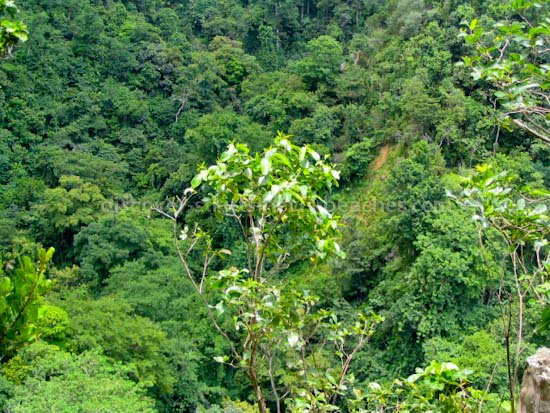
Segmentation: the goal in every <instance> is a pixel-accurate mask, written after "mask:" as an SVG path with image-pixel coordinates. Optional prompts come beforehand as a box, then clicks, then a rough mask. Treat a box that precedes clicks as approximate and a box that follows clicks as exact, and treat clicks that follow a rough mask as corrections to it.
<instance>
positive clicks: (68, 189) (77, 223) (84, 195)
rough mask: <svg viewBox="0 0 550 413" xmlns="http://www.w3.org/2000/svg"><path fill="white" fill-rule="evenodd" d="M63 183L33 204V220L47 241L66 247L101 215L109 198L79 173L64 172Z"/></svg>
mask: <svg viewBox="0 0 550 413" xmlns="http://www.w3.org/2000/svg"><path fill="white" fill-rule="evenodd" d="M59 184H60V186H58V187H56V188H48V189H46V190H45V191H44V194H43V195H42V196H41V198H40V200H39V202H37V203H36V204H35V205H33V215H34V216H33V221H34V222H35V225H36V228H37V230H38V233H39V234H40V235H41V238H42V239H43V240H44V241H49V242H51V243H54V245H56V246H59V247H60V248H61V249H63V248H67V247H68V246H69V245H68V244H69V242H70V241H71V240H72V237H73V236H74V234H76V233H77V232H78V231H79V230H80V229H81V227H82V226H85V225H89V224H91V223H92V222H94V221H95V220H96V219H97V218H98V217H99V215H100V212H101V208H102V207H104V206H105V198H104V197H103V195H102V193H101V190H100V189H99V187H97V186H96V185H94V184H92V183H88V182H84V181H83V180H82V179H81V178H80V177H78V176H62V177H61V179H60V181H59Z"/></svg>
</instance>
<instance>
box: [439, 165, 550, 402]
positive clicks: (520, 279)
mask: <svg viewBox="0 0 550 413" xmlns="http://www.w3.org/2000/svg"><path fill="white" fill-rule="evenodd" d="M515 179H516V177H514V175H512V174H509V173H507V172H501V173H497V172H496V171H495V169H494V168H493V167H491V166H490V165H487V164H484V165H480V166H478V167H477V170H476V173H475V174H474V175H472V176H471V177H470V178H466V179H465V180H464V183H463V186H464V191H463V192H462V194H461V195H460V196H459V197H456V196H454V195H452V194H449V195H450V196H451V197H452V198H454V199H455V200H456V201H457V202H458V203H459V204H460V205H462V206H464V207H467V208H470V209H472V210H473V211H475V215H474V216H473V219H474V221H475V222H476V223H477V224H478V229H479V242H480V247H481V248H482V251H483V253H484V255H486V256H488V255H489V254H490V252H489V251H488V249H487V248H486V243H487V239H488V238H489V237H490V233H491V232H493V234H497V235H498V236H499V238H500V239H501V241H502V242H503V245H504V247H505V248H504V251H505V253H504V256H503V258H504V262H505V269H504V274H503V275H502V276H501V277H500V285H499V289H498V294H497V299H498V302H499V306H500V309H501V313H502V321H503V326H504V340H505V344H506V356H507V359H506V364H507V369H508V384H509V393H510V401H511V405H512V409H511V411H512V413H513V412H514V410H515V396H516V393H517V390H518V385H519V375H520V367H521V360H522V353H523V352H524V350H525V342H524V336H525V333H526V331H525V329H526V327H525V312H526V308H527V306H528V305H529V306H531V307H535V308H540V309H541V326H540V327H539V329H540V330H541V331H542V330H543V329H545V328H546V323H547V317H548V311H549V310H548V308H549V304H550V283H549V273H550V248H549V242H548V237H549V235H550V216H549V215H548V207H547V205H548V202H549V200H550V193H549V192H548V191H547V190H546V189H543V188H533V187H530V186H522V187H519V186H518V184H517V183H516V182H514V181H515ZM513 318H515V320H513ZM514 336H515V337H514ZM513 341H515V349H513V348H512V346H513Z"/></svg>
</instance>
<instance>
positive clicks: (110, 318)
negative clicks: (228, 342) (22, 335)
mask: <svg viewBox="0 0 550 413" xmlns="http://www.w3.org/2000/svg"><path fill="white" fill-rule="evenodd" d="M59 298H60V299H58V300H55V302H56V303H57V304H58V305H59V306H60V307H62V308H63V309H65V310H66V311H67V313H68V314H69V318H70V322H69V325H68V328H67V331H66V335H67V337H66V340H65V341H66V343H65V346H66V347H67V348H68V349H70V350H72V351H74V352H78V353H81V352H86V351H94V350H96V349H99V350H100V351H101V352H102V353H103V354H104V355H105V356H106V357H109V358H110V359H112V360H114V361H116V362H121V363H123V364H124V365H126V367H127V371H128V374H129V375H130V376H131V377H133V378H134V379H135V380H136V381H138V382H139V383H141V384H142V385H143V386H144V387H153V386H154V387H155V388H156V390H158V391H159V392H160V393H168V392H169V391H170V390H171V387H172V384H173V381H174V380H173V375H172V374H173V373H172V371H171V369H170V367H169V364H168V360H167V357H166V355H165V353H164V351H165V349H166V346H167V339H166V335H165V334H164V332H163V331H162V330H160V328H159V327H158V326H157V325H155V324H154V323H153V322H152V321H151V320H149V319H147V318H144V317H138V316H134V315H133V314H132V312H133V311H132V308H131V306H130V305H128V304H127V303H126V302H124V301H123V300H122V299H117V298H115V297H102V298H100V299H98V300H93V299H92V298H91V297H89V295H88V294H87V293H86V292H85V291H83V290H82V289H80V290H78V289H77V290H74V291H71V292H69V293H64V294H62V295H61V296H60V297H59Z"/></svg>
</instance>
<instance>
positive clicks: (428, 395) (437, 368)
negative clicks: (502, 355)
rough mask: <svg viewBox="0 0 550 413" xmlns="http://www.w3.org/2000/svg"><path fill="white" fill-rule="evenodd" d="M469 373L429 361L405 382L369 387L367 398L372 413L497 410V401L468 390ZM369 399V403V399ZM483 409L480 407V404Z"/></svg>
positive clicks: (454, 366) (472, 389)
mask: <svg viewBox="0 0 550 413" xmlns="http://www.w3.org/2000/svg"><path fill="white" fill-rule="evenodd" d="M471 374H472V372H471V371H470V370H461V369H459V368H458V367H457V366H456V365H455V364H453V363H438V362H431V363H430V364H429V365H428V366H427V367H426V368H424V369H421V368H418V369H416V373H415V374H413V375H411V376H409V377H408V378H407V379H404V380H396V381H395V382H394V383H392V384H391V386H389V387H387V388H383V387H381V386H380V385H379V384H377V383H371V384H370V385H369V387H370V389H371V390H372V393H371V394H370V395H369V396H367V400H368V401H369V407H370V406H371V405H372V408H374V410H372V408H371V410H369V411H373V412H384V411H387V410H388V409H399V411H403V412H417V411H431V412H477V411H478V409H479V408H480V403H484V404H485V406H484V407H483V408H485V409H490V410H489V411H492V409H498V408H499V403H498V398H497V397H495V395H492V394H486V393H484V392H483V391H481V390H477V389H475V388H470V387H468V384H469V377H470V376H471ZM369 399H370V400H369ZM481 406H483V404H481Z"/></svg>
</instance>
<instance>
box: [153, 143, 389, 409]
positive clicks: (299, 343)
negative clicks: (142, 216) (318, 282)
mask: <svg viewBox="0 0 550 413" xmlns="http://www.w3.org/2000/svg"><path fill="white" fill-rule="evenodd" d="M243 165H244V166H245V168H246V169H244V170H243V168H242V166H243ZM337 180H338V172H337V171H335V170H334V169H332V167H331V166H330V164H328V163H326V162H325V161H324V160H322V159H321V158H320V156H319V154H318V153H317V152H315V151H314V150H312V149H311V148H309V147H307V146H304V147H302V148H299V147H297V146H294V145H293V144H291V143H290V141H289V140H288V137H286V136H284V135H279V136H278V137H277V140H276V144H275V146H274V147H271V148H268V149H266V150H265V151H263V152H262V153H261V154H257V155H255V156H251V155H250V154H249V149H248V148H247V147H246V146H244V145H233V144H231V145H230V146H229V147H228V149H227V150H226V152H224V153H223V154H222V155H221V157H220V159H219V160H218V162H217V164H215V165H213V166H211V167H209V168H203V169H201V171H200V172H199V174H198V175H197V176H196V177H195V178H194V179H193V181H192V185H193V188H195V189H203V190H205V191H206V192H205V198H203V199H204V200H205V201H206V205H207V206H208V207H210V208H214V212H215V213H217V214H219V215H220V217H223V216H224V215H225V216H229V217H231V218H232V219H234V220H235V223H236V224H237V225H238V226H239V228H240V229H241V230H242V239H243V241H244V242H245V245H246V257H247V260H246V262H247V265H246V267H245V268H243V269H237V268H236V267H230V268H228V269H224V270H222V271H220V272H219V273H218V276H217V277H216V278H213V277H210V276H209V270H210V267H211V262H212V260H213V259H214V258H215V257H217V256H224V255H227V254H231V251H229V250H226V249H220V250H218V249H216V248H214V245H213V244H212V240H211V238H210V237H209V236H208V234H207V233H205V232H203V231H202V230H200V229H199V228H198V227H197V226H195V227H191V229H190V227H189V226H188V225H185V226H184V227H183V229H182V230H181V233H180V227H179V224H178V219H179V218H180V214H181V213H182V212H183V211H184V210H185V208H186V206H187V205H188V202H189V200H190V198H191V196H192V195H193V193H194V192H195V189H192V188H190V189H189V190H186V192H185V194H184V197H183V198H179V201H178V203H176V204H174V207H173V209H172V211H173V212H172V214H173V215H170V214H169V213H168V212H164V211H162V210H158V212H159V213H161V214H162V215H164V216H166V217H169V218H170V219H172V220H173V222H174V234H175V236H176V238H175V241H176V248H177V251H178V256H179V258H180V260H181V263H182V265H183V268H184V270H185V272H186V274H187V276H188V278H189V280H190V281H191V282H192V284H193V286H194V288H195V290H196V292H197V293H198V294H199V296H200V297H201V298H202V300H203V301H204V303H205V305H206V306H207V309H208V314H209V317H210V320H211V322H212V323H213V324H214V326H215V328H216V329H217V330H218V332H219V333H220V334H221V335H222V336H223V337H224V338H225V339H226V340H227V342H228V344H229V346H230V348H231V351H230V355H229V356H219V357H217V360H219V361H220V362H221V363H227V364H228V365H230V366H233V367H235V368H239V369H242V370H243V372H244V373H245V374H246V376H247V377H248V379H249V381H250V384H251V386H252V388H253V391H254V394H255V398H256V402H257V404H258V409H259V411H260V412H266V411H267V401H266V396H265V390H264V387H263V385H262V381H263V380H269V381H268V382H269V387H270V388H271V393H272V397H273V398H274V402H275V405H276V409H277V411H278V412H280V411H281V408H282V404H281V403H282V401H283V399H284V398H285V396H284V394H285V391H284V389H285V388H288V391H287V394H288V393H290V396H291V397H290V399H289V400H288V401H287V403H290V405H291V406H293V409H297V410H302V409H303V410H309V409H313V410H318V409H325V408H327V407H323V406H325V405H333V404H334V403H335V402H336V399H337V397H338V396H339V395H340V394H342V393H343V392H344V391H345V388H346V387H345V383H346V381H347V371H348V369H349V366H350V363H351V361H352V360H353V358H354V356H355V354H356V353H357V351H358V350H359V349H360V348H361V347H362V346H363V345H364V344H365V342H366V341H367V340H368V338H369V337H370V335H371V334H372V328H373V325H374V324H375V323H376V322H378V321H379V320H378V319H377V318H375V319H374V320H372V319H371V318H370V317H368V316H366V315H364V314H360V315H359V318H358V320H357V321H356V322H355V323H354V324H353V325H352V326H350V328H349V329H348V328H346V327H345V325H344V323H343V322H341V321H339V320H338V318H337V317H336V315H335V314H332V313H331V312H329V311H327V310H321V311H318V310H317V311H316V310H315V305H316V302H317V300H318V299H317V298H316V297H314V296H311V295H310V294H309V293H308V292H307V291H300V290H296V289H294V287H291V288H290V289H287V288H284V287H283V285H282V284H281V281H282V280H280V279H278V277H277V275H278V274H280V273H281V271H282V270H283V269H285V268H287V267H288V266H289V265H291V264H292V263H293V262H296V261H299V260H303V259H306V258H313V259H324V258H326V257H327V256H328V255H330V254H334V253H336V254H340V255H342V253H341V251H340V247H339V245H338V243H337V238H338V221H337V219H336V218H334V217H333V216H332V214H331V213H330V212H329V211H328V210H326V209H325V208H324V207H323V206H322V205H321V203H322V200H321V197H320V196H321V194H322V192H323V191H325V190H327V189H328V188H330V187H331V186H332V185H334V184H336V183H337ZM198 246H201V247H202V249H203V253H204V263H203V266H202V269H198V270H197V272H198V274H197V273H195V271H194V270H193V267H192V266H191V264H190V261H189V254H190V253H191V252H192V251H193V250H194V249H195V248H196V247H198ZM212 287H213V288H214V290H213V291H212V293H214V294H215V295H216V296H218V297H219V298H218V299H219V300H220V301H219V302H218V304H217V305H215V306H214V305H212V306H211V305H210V304H209V301H208V300H209V299H212V298H211V297H212V296H211V294H212V293H210V291H209V290H210V288H212ZM212 308H215V309H216V310H217V311H218V313H220V314H222V313H223V312H224V311H228V312H229V313H230V314H231V315H232V316H233V317H232V320H233V323H232V324H233V326H232V327H233V331H231V330H229V331H228V330H226V329H225V326H224V325H222V324H220V323H219V321H218V319H217V317H216V315H215V314H214V312H213V311H212ZM319 330H320V331H327V333H328V332H329V331H330V332H332V333H331V334H332V335H330V336H329V340H328V341H329V342H330V343H331V344H333V345H334V346H336V349H337V354H339V356H338V358H339V359H340V362H341V364H340V365H339V367H337V368H335V369H329V370H328V371H324V370H320V366H318V365H317V363H315V361H314V360H315V358H316V357H319V358H321V359H323V358H325V357H326V356H327V354H326V351H327V350H326V349H324V345H323V344H321V345H320V346H315V345H314V343H315V342H317V339H315V337H316V334H317V331H319ZM280 363H282V365H284V364H285V363H290V364H291V365H296V367H297V368H298V366H299V368H298V371H297V372H295V373H291V374H290V375H287V374H283V376H282V377H279V374H278V371H279V367H278V366H279V365H280ZM264 377H265V379H264ZM281 386H283V387H282V388H281Z"/></svg>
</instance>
